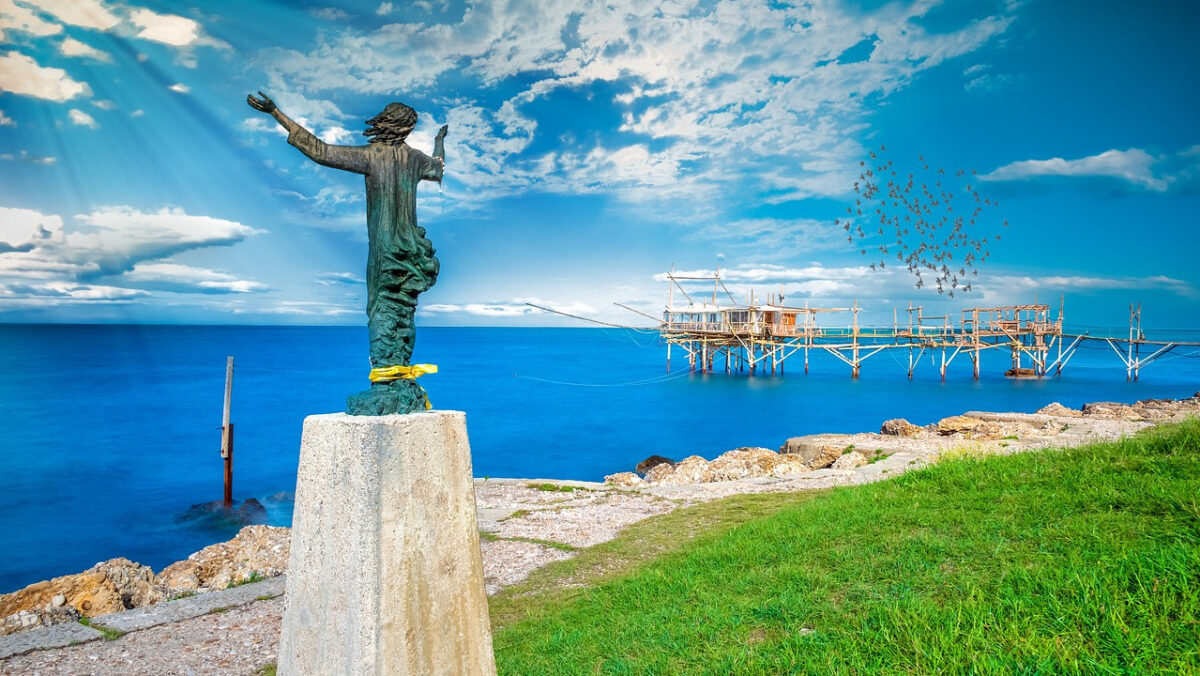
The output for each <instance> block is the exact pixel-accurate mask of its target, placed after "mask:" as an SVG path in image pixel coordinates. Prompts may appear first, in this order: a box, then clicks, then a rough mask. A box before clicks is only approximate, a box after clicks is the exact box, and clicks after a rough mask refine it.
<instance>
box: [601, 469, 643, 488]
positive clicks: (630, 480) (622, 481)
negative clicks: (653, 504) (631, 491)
mask: <svg viewBox="0 0 1200 676" xmlns="http://www.w3.org/2000/svg"><path fill="white" fill-rule="evenodd" d="M604 483H606V484H609V485H610V486H617V487H618V488H633V487H635V486H643V485H645V483H646V482H645V481H643V480H642V477H640V476H638V475H636V474H634V473H633V472H617V473H616V474H609V475H608V476H606V477H604Z"/></svg>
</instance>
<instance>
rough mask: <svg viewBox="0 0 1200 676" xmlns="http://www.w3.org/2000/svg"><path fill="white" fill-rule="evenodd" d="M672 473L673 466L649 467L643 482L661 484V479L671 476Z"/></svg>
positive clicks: (673, 471) (673, 470)
mask: <svg viewBox="0 0 1200 676" xmlns="http://www.w3.org/2000/svg"><path fill="white" fill-rule="evenodd" d="M674 473H675V465H668V464H666V463H663V464H661V465H655V466H654V467H651V468H650V471H648V472H646V476H645V480H646V483H649V484H656V483H661V482H662V480H663V479H665V478H667V477H669V476H671V475H672V474H674Z"/></svg>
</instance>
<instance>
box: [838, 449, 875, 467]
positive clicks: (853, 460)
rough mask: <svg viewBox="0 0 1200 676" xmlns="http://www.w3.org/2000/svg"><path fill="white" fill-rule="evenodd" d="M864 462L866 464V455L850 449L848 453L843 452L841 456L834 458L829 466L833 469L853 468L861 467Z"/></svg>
mask: <svg viewBox="0 0 1200 676" xmlns="http://www.w3.org/2000/svg"><path fill="white" fill-rule="evenodd" d="M865 464H867V456H865V455H863V454H862V453H859V452H858V451H850V452H849V453H843V454H842V457H840V458H838V459H837V460H834V461H833V464H832V465H830V467H832V468H834V469H854V468H855V467H862V466H863V465H865Z"/></svg>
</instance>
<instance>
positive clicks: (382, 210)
mask: <svg viewBox="0 0 1200 676" xmlns="http://www.w3.org/2000/svg"><path fill="white" fill-rule="evenodd" d="M258 95H259V97H261V98H257V97H255V96H254V95H253V94H251V95H249V96H247V97H246V101H247V102H248V103H249V104H250V106H251V107H253V108H254V109H255V110H260V111H262V112H264V113H268V114H270V115H271V116H272V117H274V118H275V119H276V120H277V121H278V122H279V124H280V125H282V126H283V128H284V129H287V131H288V143H290V144H292V145H293V146H296V148H298V149H299V150H300V152H302V153H304V154H305V155H307V156H308V157H309V159H311V160H312V161H314V162H316V163H317V164H323V165H325V166H327V167H333V168H334V169H344V170H346V171H353V172H354V173H357V174H363V175H364V176H365V178H366V184H367V237H368V241H369V250H368V253H367V329H368V331H369V333H370V337H371V367H372V369H371V381H372V385H371V387H370V389H368V390H365V391H363V392H360V393H358V394H355V395H351V396H350V397H349V398H348V399H347V402H346V412H347V413H350V414H351V415H387V414H391V413H412V412H413V411H418V410H423V409H424V408H427V407H428V398H427V397H426V395H425V391H424V390H423V389H422V388H421V386H420V385H417V383H416V380H415V378H416V376H418V375H420V374H421V373H422V372H429V371H427V370H424V371H423V370H422V369H421V368H420V365H418V366H417V367H412V366H411V365H410V363H409V362H410V360H411V359H412V352H413V343H414V342H415V339H416V331H415V327H414V318H413V314H414V313H415V311H416V308H417V296H418V295H419V294H420V293H421V292H422V291H427V290H429V289H430V288H431V287H432V286H433V284H434V282H436V281H437V275H438V259H437V258H436V257H434V251H433V244H432V243H431V242H430V241H429V240H428V239H427V238H426V237H425V228H422V227H420V226H419V225H417V201H416V196H417V183H418V182H420V181H422V180H428V181H438V182H439V183H440V182H441V180H442V167H443V164H444V162H445V156H446V151H445V145H444V144H445V138H446V130H447V127H446V126H443V127H442V128H441V129H440V130H439V131H438V133H437V140H435V141H434V144H433V157H430V156H428V155H426V154H425V153H423V152H421V151H419V150H417V149H416V148H413V147H411V146H409V145H408V144H406V143H405V142H404V139H405V138H407V137H408V134H409V132H411V131H412V130H413V127H414V126H415V125H416V123H417V111H415V110H413V109H412V108H410V107H408V106H406V105H404V104H403V103H389V104H388V105H387V107H386V108H384V109H383V111H382V112H381V113H379V114H378V115H376V116H375V117H373V118H371V119H370V120H367V125H368V128H367V130H366V131H364V132H363V135H364V136H367V137H369V138H370V143H368V144H367V145H364V146H338V145H331V144H328V143H325V142H323V141H321V140H320V139H318V138H317V137H316V136H313V134H312V133H311V132H310V131H308V130H307V129H305V128H304V127H302V126H300V125H299V124H297V123H296V122H295V121H293V120H292V119H291V118H289V117H288V116H287V115H284V114H283V113H282V112H280V110H279V109H278V108H276V107H275V102H274V101H272V100H271V99H270V98H269V97H268V96H267V95H266V94H263V93H262V92H259V93H258Z"/></svg>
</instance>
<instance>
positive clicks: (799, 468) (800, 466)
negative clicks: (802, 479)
mask: <svg viewBox="0 0 1200 676" xmlns="http://www.w3.org/2000/svg"><path fill="white" fill-rule="evenodd" d="M778 458H779V461H778V462H777V463H775V466H774V467H772V468H771V476H774V477H781V476H791V475H793V474H803V473H805V472H811V471H812V468H811V467H809V466H808V463H806V462H804V458H801V457H800V456H798V455H786V454H782V453H781V454H779V455H778Z"/></svg>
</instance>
